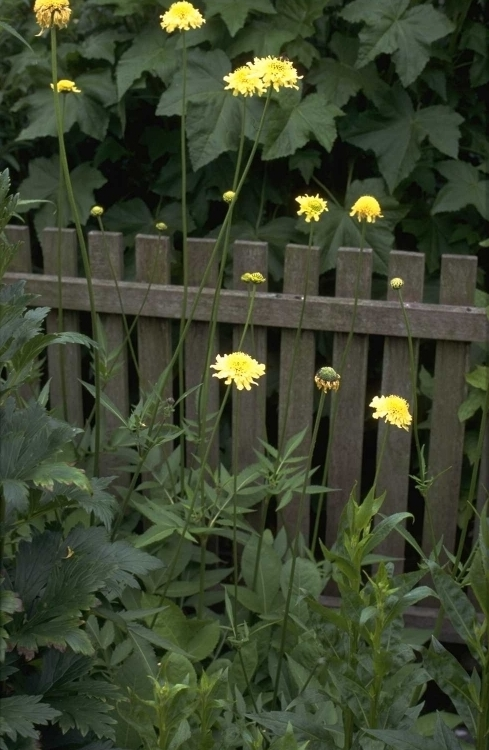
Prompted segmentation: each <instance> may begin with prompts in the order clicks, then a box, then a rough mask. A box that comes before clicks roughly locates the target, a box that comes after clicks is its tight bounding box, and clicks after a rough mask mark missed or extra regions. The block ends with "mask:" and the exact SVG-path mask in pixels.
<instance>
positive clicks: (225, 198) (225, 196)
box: [222, 190, 236, 203]
mask: <svg viewBox="0 0 489 750" xmlns="http://www.w3.org/2000/svg"><path fill="white" fill-rule="evenodd" d="M235 195H236V193H235V192H233V191H232V190H226V192H225V193H223V196H222V199H223V201H226V203H231V202H232V200H233V198H234V196H235Z"/></svg>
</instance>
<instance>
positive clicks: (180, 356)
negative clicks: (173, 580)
mask: <svg viewBox="0 0 489 750" xmlns="http://www.w3.org/2000/svg"><path fill="white" fill-rule="evenodd" d="M181 39H182V120H181V126H180V159H181V172H182V235H183V237H182V275H183V279H182V281H183V297H182V314H181V317H180V339H181V338H182V336H183V331H184V328H185V313H186V311H187V296H188V237H187V235H188V230H187V144H186V138H185V135H186V134H185V127H186V107H187V102H186V96H187V45H186V42H185V34H181ZM178 391H179V395H180V396H181V395H182V394H183V393H184V391H185V385H184V349H183V346H182V347H180V351H179V353H178ZM182 407H183V404H182ZM180 449H181V452H182V460H181V462H180V480H181V484H182V485H183V480H184V471H185V461H184V450H185V436H184V435H183V433H182V435H181V436H180Z"/></svg>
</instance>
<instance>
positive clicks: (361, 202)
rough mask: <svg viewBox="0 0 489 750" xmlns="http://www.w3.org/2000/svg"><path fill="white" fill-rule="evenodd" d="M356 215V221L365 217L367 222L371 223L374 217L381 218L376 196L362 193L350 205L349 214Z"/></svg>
mask: <svg viewBox="0 0 489 750" xmlns="http://www.w3.org/2000/svg"><path fill="white" fill-rule="evenodd" d="M355 215H356V217H357V219H358V221H362V219H367V221H368V223H369V224H373V223H374V222H375V219H383V218H384V217H383V216H382V214H381V208H380V205H379V202H378V200H377V199H376V198H372V196H371V195H362V197H361V198H359V199H358V200H357V202H356V203H355V204H354V205H353V206H352V209H351V211H350V216H355Z"/></svg>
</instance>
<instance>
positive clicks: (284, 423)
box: [278, 245, 320, 541]
mask: <svg viewBox="0 0 489 750" xmlns="http://www.w3.org/2000/svg"><path fill="white" fill-rule="evenodd" d="M308 255H309V260H308ZM319 258H320V253H319V248H318V247H311V248H310V250H309V249H308V248H307V247H303V246H302V245H287V247H286V250H285V264H284V287H283V288H284V293H285V294H297V295H299V296H300V297H302V296H303V295H304V294H306V296H309V295H310V294H314V295H317V293H318V285H319ZM308 266H309V269H308ZM296 342H297V344H296ZM294 347H296V348H297V352H296V354H295V356H294ZM315 354H316V346H315V340H314V333H313V332H312V331H302V332H301V335H300V338H299V340H298V341H297V334H296V331H293V330H290V329H287V330H283V331H282V334H281V337H280V375H279V402H278V403H279V407H278V423H279V428H278V434H279V450H283V448H284V446H285V445H286V443H287V440H289V439H290V438H291V437H292V436H293V435H295V434H297V433H298V432H300V431H301V430H303V429H304V428H307V432H306V434H305V437H304V440H303V442H302V443H301V445H300V446H299V448H298V449H297V450H296V451H295V455H299V456H306V455H307V454H308V451H309V448H310V445H311V432H312V422H311V416H312V413H313V405H314V404H313V398H314V387H315V385H314V372H315ZM299 501H300V497H299V496H296V497H294V499H293V500H292V502H291V503H289V505H287V507H286V508H284V510H283V511H282V512H281V520H282V521H283V523H284V525H285V528H286V530H287V535H288V537H289V539H292V538H293V537H294V535H295V531H296V527H297V517H298V512H299ZM300 531H302V533H303V534H304V538H305V539H306V541H307V540H308V539H309V531H310V499H309V496H306V497H305V498H304V501H303V513H302V521H301V525H300Z"/></svg>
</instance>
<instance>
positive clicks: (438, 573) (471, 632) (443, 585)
mask: <svg viewBox="0 0 489 750" xmlns="http://www.w3.org/2000/svg"><path fill="white" fill-rule="evenodd" d="M428 565H429V568H430V571H431V575H432V576H433V583H434V585H435V589H436V593H437V594H438V596H439V597H440V600H441V603H442V605H443V607H444V609H445V612H446V613H447V615H448V617H449V618H450V622H451V623H452V625H453V627H454V628H455V630H456V631H457V633H458V634H459V636H460V637H461V638H462V640H463V641H464V643H466V644H467V645H468V646H469V648H471V649H472V650H474V651H475V652H477V650H478V642H477V639H476V637H475V628H476V625H477V615H476V611H475V608H474V606H473V604H472V603H471V602H470V600H469V598H468V597H467V595H466V594H464V592H463V591H462V589H461V588H460V586H459V585H458V584H457V583H455V581H454V580H453V578H452V577H451V576H450V575H449V574H448V573H446V572H445V571H444V570H443V569H442V568H440V566H439V565H438V564H437V563H435V562H433V561H430V562H429V563H428Z"/></svg>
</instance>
